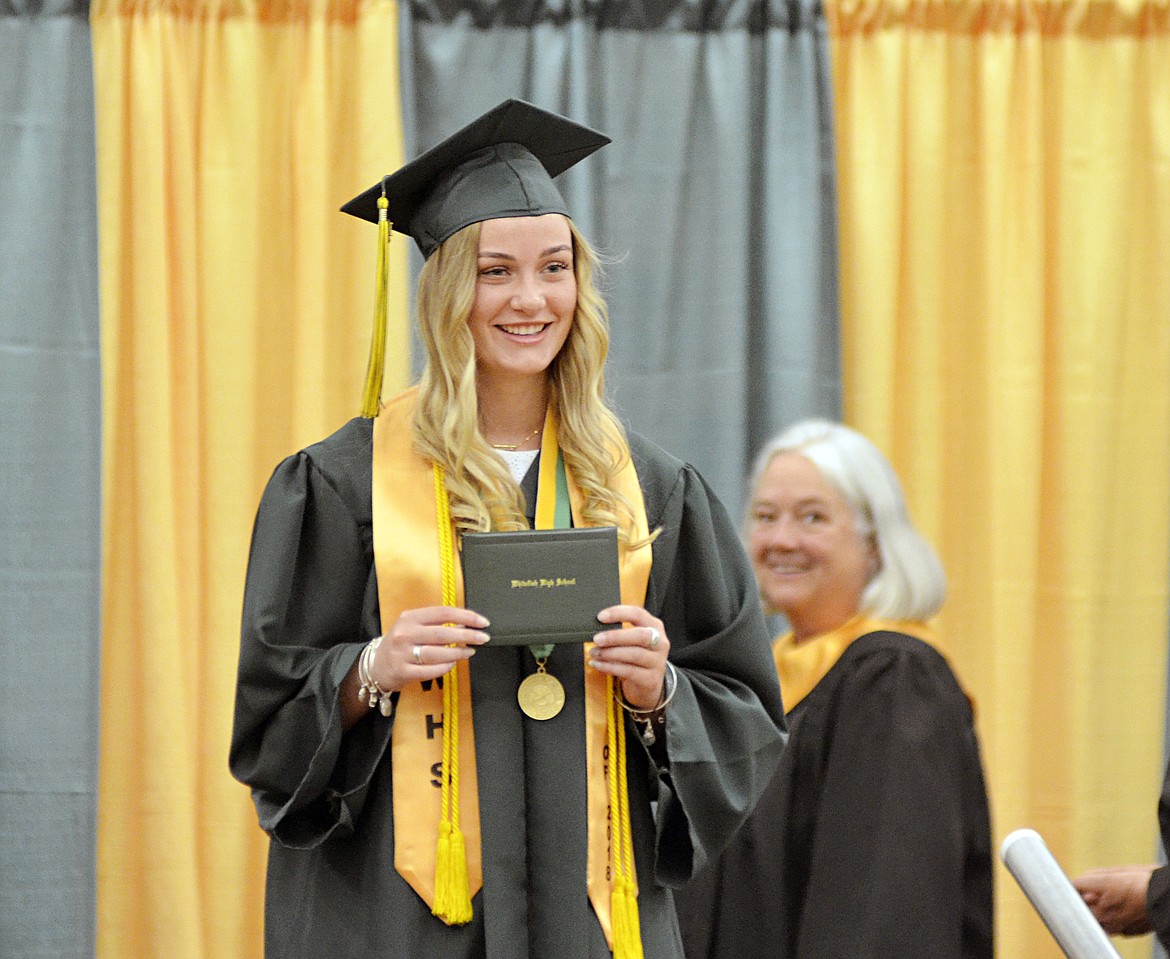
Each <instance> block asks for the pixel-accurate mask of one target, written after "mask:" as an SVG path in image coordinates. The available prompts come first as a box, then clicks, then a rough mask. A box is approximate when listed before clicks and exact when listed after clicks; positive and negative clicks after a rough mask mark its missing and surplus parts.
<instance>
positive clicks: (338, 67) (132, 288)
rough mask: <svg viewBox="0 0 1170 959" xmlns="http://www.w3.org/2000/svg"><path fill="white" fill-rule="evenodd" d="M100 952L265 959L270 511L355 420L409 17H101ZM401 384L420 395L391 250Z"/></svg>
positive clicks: (347, 7)
mask: <svg viewBox="0 0 1170 959" xmlns="http://www.w3.org/2000/svg"><path fill="white" fill-rule="evenodd" d="M91 26H92V37H93V47H94V73H95V89H96V103H97V134H98V136H97V141H98V188H99V196H98V211H99V234H100V256H101V311H102V342H101V347H102V365H103V391H104V395H103V422H104V427H103V460H104V476H103V483H104V530H103V541H104V560H103V595H104V600H103V628H102V636H103V649H102V667H103V668H102V674H103V675H102V707H101V708H102V730H101V768H100V793H99V826H98V955H99V956H100V957H102V959H124V957H127V956H133V957H135V959H148V957H152V956H158V957H166V959H219V957H224V959H227V957H232V959H237V957H245V956H259V955H260V954H261V925H262V900H263V869H264V858H265V840H264V837H263V835H262V833H261V832H260V830H259V828H258V826H257V824H256V817H255V813H254V812H253V810H252V806H251V802H250V799H249V797H248V794H247V791H246V790H245V789H244V788H243V787H242V786H240V785H239V784H238V783H236V782H234V781H233V780H232V779H231V778H230V776H229V774H228V771H227V752H228V741H229V735H230V727H231V716H232V708H233V695H234V681H235V670H236V662H237V656H238V650H239V639H238V637H239V614H240V605H241V596H242V591H243V573H244V564H245V561H246V558H247V551H248V542H249V536H250V533H251V524H252V518H253V516H254V513H255V508H256V504H257V501H258V499H259V494H260V491H261V489H262V487H263V484H264V482H265V481H266V480H267V478H268V475H269V473H270V472H271V470H272V468H273V467H274V466H275V465H276V463H277V462H278V460H279V459H280V458H281V457H283V456H285V455H287V454H289V453H291V452H294V451H295V450H296V449H298V448H300V447H302V446H304V445H306V444H308V443H311V442H313V441H315V440H317V439H320V438H322V437H324V436H325V435H327V434H328V433H329V432H331V431H332V430H333V429H335V428H337V427H339V426H340V425H341V424H342V423H344V422H345V421H346V420H347V419H349V418H350V417H352V416H354V415H357V413H358V411H359V409H360V403H361V391H362V382H363V378H364V374H365V364H366V353H367V350H368V344H369V333H370V327H371V318H372V313H373V286H374V272H375V241H376V234H377V231H376V229H375V227H374V226H372V225H371V224H365V223H361V222H359V221H357V220H354V219H352V218H350V217H347V216H345V215H343V214H341V213H339V212H338V211H337V207H338V206H339V205H340V204H341V203H342V202H344V201H345V200H347V199H349V198H350V197H351V196H353V195H354V194H356V193H358V192H359V191H360V190H362V189H364V188H365V187H367V186H369V185H370V184H371V183H373V182H375V181H376V180H377V178H378V177H379V176H381V175H382V174H383V173H386V172H389V171H390V170H392V169H394V168H395V167H396V166H398V165H399V164H400V163H401V157H402V144H401V118H400V115H399V89H398V41H397V6H396V4H395V3H394V2H391V0H372V2H357V0H352V2H342V0H284V2H281V3H268V2H264V0H204V2H201V0H95V2H94V3H93V5H92V7H91ZM392 252H393V256H392V259H393V266H392V270H393V272H392V276H391V282H392V305H391V309H392V318H391V325H390V335H389V339H388V360H387V370H386V376H387V383H386V392H387V394H389V392H390V391H392V390H393V389H395V388H397V387H399V386H401V385H404V383H405V381H406V379H407V377H408V369H409V359H408V345H407V335H406V313H407V311H406V306H405V302H406V296H405V291H406V289H407V277H406V259H405V245H404V244H403V243H402V242H401V238H398V239H397V240H396V241H395V243H394V244H392Z"/></svg>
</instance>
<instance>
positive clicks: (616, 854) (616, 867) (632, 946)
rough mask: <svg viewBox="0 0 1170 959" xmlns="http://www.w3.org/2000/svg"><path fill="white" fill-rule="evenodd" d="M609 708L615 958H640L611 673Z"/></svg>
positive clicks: (622, 742)
mask: <svg viewBox="0 0 1170 959" xmlns="http://www.w3.org/2000/svg"><path fill="white" fill-rule="evenodd" d="M606 680H607V686H608V688H607V690H606V692H607V695H608V699H609V711H608V713H607V715H606V729H605V732H606V740H607V741H608V744H609V754H610V756H612V757H613V762H612V765H611V767H610V776H611V777H612V778H611V779H610V784H609V808H610V810H611V814H612V815H613V820H614V826H613V840H612V842H613V852H612V858H613V876H614V883H613V892H612V893H611V894H610V899H609V912H610V919H611V922H612V923H613V956H614V959H642V923H641V919H640V918H639V916H638V885H637V880H636V879H635V878H634V839H633V829H632V827H631V825H630V793H629V789H628V788H627V784H626V724H625V719H624V717H623V714H622V708H621V704H620V702H619V701H618V697H617V689H616V686H615V684H614V681H613V677H612V676H607V677H606Z"/></svg>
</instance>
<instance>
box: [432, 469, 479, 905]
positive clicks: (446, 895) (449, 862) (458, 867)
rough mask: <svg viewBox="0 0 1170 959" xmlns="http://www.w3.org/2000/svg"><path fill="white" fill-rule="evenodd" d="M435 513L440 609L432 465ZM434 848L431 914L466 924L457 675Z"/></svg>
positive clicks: (439, 478)
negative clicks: (460, 811) (437, 833)
mask: <svg viewBox="0 0 1170 959" xmlns="http://www.w3.org/2000/svg"><path fill="white" fill-rule="evenodd" d="M434 477H435V508H436V512H437V519H438V522H439V556H440V560H441V564H442V575H443V605H445V606H454V605H455V600H456V594H455V541H454V537H453V536H452V535H451V507H450V504H449V503H448V501H447V483H446V480H445V478H444V476H443V468H442V467H441V466H440V465H439V464H438V463H435V464H434ZM440 795H441V796H442V799H441V801H440V802H441V809H440V814H439V816H440V818H439V844H438V848H437V851H436V855H435V902H434V905H433V906H431V914H432V915H434V916H435V917H436V918H438V919H441V920H442V921H443V922H445V923H446V924H447V925H448V926H461V925H463V924H464V923H468V922H471V891H470V883H469V881H468V878H467V847H466V844H465V843H464V841H463V831H462V830H461V829H460V828H459V672H458V666H456V667H455V669H452V670H451V671H450V672H449V673H447V675H446V676H444V677H443V780H442V788H441V791H440Z"/></svg>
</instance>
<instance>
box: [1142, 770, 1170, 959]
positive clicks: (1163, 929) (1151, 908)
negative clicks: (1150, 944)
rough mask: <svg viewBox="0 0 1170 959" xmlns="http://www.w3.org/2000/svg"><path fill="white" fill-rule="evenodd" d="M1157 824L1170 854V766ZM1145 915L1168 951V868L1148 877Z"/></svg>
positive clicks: (1169, 918)
mask: <svg viewBox="0 0 1170 959" xmlns="http://www.w3.org/2000/svg"><path fill="white" fill-rule="evenodd" d="M1158 824H1159V826H1160V827H1161V833H1162V848H1163V850H1165V851H1167V852H1168V853H1170V765H1167V766H1166V775H1165V777H1164V778H1163V780H1162V797H1161V799H1159V800H1158ZM1146 913H1147V914H1148V915H1149V917H1150V922H1151V923H1152V924H1153V926H1154V933H1155V934H1156V935H1157V937H1158V942H1160V943H1161V944H1162V948H1163V949H1166V950H1170V866H1159V867H1158V868H1157V869H1155V870H1154V872H1153V874H1152V875H1151V876H1150V886H1149V889H1148V891H1147V892H1146Z"/></svg>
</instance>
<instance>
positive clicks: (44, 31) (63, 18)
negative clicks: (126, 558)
mask: <svg viewBox="0 0 1170 959" xmlns="http://www.w3.org/2000/svg"><path fill="white" fill-rule="evenodd" d="M86 13H87V8H86V5H85V4H84V3H78V2H67V0H49V2H44V3H40V2H29V3H19V2H18V3H11V2H9V3H0V171H3V175H2V176H0V956H12V957H17V956H22V957H23V956H36V957H37V959H76V957H78V956H81V957H89V956H92V955H93V943H94V918H93V917H94V882H93V879H94V823H95V811H96V794H97V746H98V742H97V740H98V736H97V726H98V708H97V682H98V680H97V676H98V672H97V670H98V659H99V652H100V643H99V633H98V589H99V567H100V554H99V549H100V547H99V540H98V531H99V528H100V506H101V504H100V488H99V485H98V476H99V469H100V442H99V441H100V437H101V422H100V418H99V417H100V389H99V367H98V309H97V285H98V279H97V234H96V230H95V228H94V213H95V202H94V172H93V135H94V133H93V83H92V74H91V72H90V42H89V24H88V22H87V20H86Z"/></svg>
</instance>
